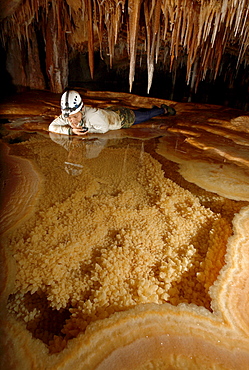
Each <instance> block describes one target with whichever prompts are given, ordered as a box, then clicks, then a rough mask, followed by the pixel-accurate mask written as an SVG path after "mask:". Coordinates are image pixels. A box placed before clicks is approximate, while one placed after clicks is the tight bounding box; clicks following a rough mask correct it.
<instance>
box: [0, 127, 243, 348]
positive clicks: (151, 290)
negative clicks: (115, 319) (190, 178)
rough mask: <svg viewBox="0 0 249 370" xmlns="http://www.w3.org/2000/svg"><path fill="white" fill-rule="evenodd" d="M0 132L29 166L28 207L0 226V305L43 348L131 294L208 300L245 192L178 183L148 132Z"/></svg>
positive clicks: (141, 299)
mask: <svg viewBox="0 0 249 370" xmlns="http://www.w3.org/2000/svg"><path fill="white" fill-rule="evenodd" d="M13 136H14V137H13ZM6 138H7V137H6ZM5 141H8V143H9V145H10V154H11V155H15V156H21V157H22V158H27V159H28V160H29V161H31V163H32V165H33V168H34V169H35V172H36V173H37V174H38V176H39V189H37V191H36V193H35V195H34V199H32V201H31V200H30V201H31V203H32V207H30V209H31V211H30V212H29V214H26V215H25V217H24V218H23V219H22V220H21V222H20V221H18V223H17V226H16V227H15V228H14V229H12V230H11V231H10V232H9V233H7V235H6V236H5V245H6V247H7V249H8V250H10V251H11V253H12V254H13V256H14V260H15V264H16V268H17V273H16V280H15V285H14V286H13V287H12V292H11V295H10V296H9V300H8V310H9V312H10V313H12V314H14V315H15V316H16V317H18V319H19V320H22V321H23V322H25V323H26V325H27V329H28V330H29V331H31V333H32V334H33V336H34V337H36V338H39V339H41V340H42V341H43V342H44V343H46V344H47V345H49V347H50V350H51V351H52V352H54V351H59V350H61V349H62V348H63V347H64V345H65V343H64V342H63V343H62V341H63V340H64V338H66V339H67V340H69V339H70V338H72V337H74V336H77V335H78V334H79V333H80V332H84V330H85V328H86V326H87V325H88V324H89V323H91V322H93V321H95V320H97V319H103V318H106V317H109V316H110V315H111V314H112V313H114V312H119V311H123V310H127V309H130V308H132V307H134V306H136V305H137V304H141V303H150V302H154V303H158V304H162V303H165V302H170V303H171V304H173V305H177V304H179V303H181V302H186V303H195V304H197V305H200V306H204V307H206V308H208V309H209V310H211V307H210V296H209V294H208V289H209V286H210V285H211V284H212V283H213V282H214V280H215V279H216V277H217V275H218V273H219V270H220V268H221V267H222V266H223V264H224V254H225V252H226V242H227V238H228V237H229V236H230V235H231V234H232V223H231V222H232V219H233V217H234V213H235V212H238V211H239V209H240V208H241V207H242V206H243V205H245V202H235V201H233V200H229V199H226V198H224V197H222V196H219V195H218V194H215V193H209V192H207V191H205V190H204V189H201V188H199V187H198V186H196V185H194V184H191V183H188V182H187V181H186V180H184V179H183V178H182V176H181V175H180V174H179V172H178V165H177V164H174V163H173V162H172V161H169V160H167V159H165V158H164V157H161V156H160V155H158V154H157V153H156V149H157V146H158V141H159V139H158V138H153V139H148V140H141V139H131V138H121V139H118V138H115V139H106V138H104V137H103V138H102V137H98V138H90V139H85V138H84V139H79V138H75V139H74V140H72V139H69V138H68V137H66V136H60V135H55V136H53V135H51V134H50V137H49V136H48V135H40V134H32V133H20V134H19V133H17V132H16V133H15V135H11V137H10V138H9V139H8V140H6V139H5ZM159 159H160V161H159ZM26 207H28V206H26ZM221 229H222V236H221V234H220V232H221ZM215 248H218V251H219V253H218V254H219V261H218V263H216V262H217V261H213V262H212V263H216V266H214V265H213V266H212V273H211V270H210V266H208V264H207V263H206V261H207V260H208V259H210V256H208V254H210V251H211V250H215ZM215 258H216V259H217V253H216V254H215ZM211 261H212V257H211ZM210 263H211V262H210V260H209V264H210ZM209 270H210V271H209ZM210 274H211V275H212V276H211V277H210ZM65 320H67V321H65ZM51 322H53V325H51ZM61 330H62V332H61ZM54 335H56V336H57V337H56V338H57V341H58V337H59V338H60V340H61V343H62V344H60V345H58V344H56V346H55V344H54V340H55V339H54ZM49 343H50V344H49ZM56 343H57V342H56ZM55 347H56V349H55Z"/></svg>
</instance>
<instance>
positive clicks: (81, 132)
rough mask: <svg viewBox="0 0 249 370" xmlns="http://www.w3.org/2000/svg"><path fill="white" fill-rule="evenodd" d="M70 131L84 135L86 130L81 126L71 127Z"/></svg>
mask: <svg viewBox="0 0 249 370" xmlns="http://www.w3.org/2000/svg"><path fill="white" fill-rule="evenodd" d="M72 131H73V133H74V134H75V135H86V134H87V130H86V129H85V128H83V127H77V128H72Z"/></svg>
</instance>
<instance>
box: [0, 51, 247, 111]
mask: <svg viewBox="0 0 249 370" xmlns="http://www.w3.org/2000/svg"><path fill="white" fill-rule="evenodd" d="M39 50H40V51H41V52H42V50H44V45H41V47H40V48H39ZM137 59H138V58H137ZM40 60H41V61H42V60H44V56H42V55H41V58H40ZM236 63H237V58H236V56H235V55H231V54H224V55H223V57H222V62H221V67H220V72H219V75H218V76H217V77H216V78H215V79H214V78H213V71H211V70H209V71H208V73H207V75H206V78H205V80H204V81H200V82H199V84H198V87H197V89H196V91H195V88H194V87H191V86H190V84H187V82H186V65H185V64H184V63H178V65H177V66H176V68H174V70H173V71H172V72H170V71H169V69H168V64H167V63H166V64H163V63H162V62H160V61H159V62H158V63H157V64H155V70H154V74H153V81H152V86H151V88H150V92H149V94H148V93H147V83H148V76H147V69H146V63H145V62H143V63H142V65H141V63H139V61H137V65H136V72H135V79H134V83H133V87H132V91H131V93H132V94H136V95H140V96H147V97H155V98H160V99H166V100H173V101H177V102H193V103H201V104H214V105H223V106H227V107H231V108H236V109H241V110H244V111H248V110H249V66H248V65H243V64H242V65H240V66H239V67H238V69H237V70H236ZM68 66H69V75H68V86H67V87H68V88H77V87H80V88H85V89H89V90H93V91H114V92H115V91H116V92H126V93H129V61H128V59H126V60H122V62H120V61H119V62H117V63H115V64H114V65H113V67H112V68H110V65H109V60H108V57H107V56H104V57H102V58H101V56H100V53H99V52H98V51H96V52H95V53H94V78H93V79H92V78H91V75H90V69H89V65H88V53H87V52H76V51H74V52H73V53H71V54H70V57H69V64H68ZM41 67H42V66H41ZM41 69H42V71H43V75H44V81H45V84H46V89H47V90H49V88H50V87H49V81H48V78H47V76H46V72H45V66H43V68H41ZM0 80H1V89H0V98H1V100H4V99H6V98H8V97H9V96H11V95H12V94H15V93H21V92H23V91H27V90H30V88H29V87H25V86H15V85H14V84H13V82H12V78H11V75H10V74H9V73H8V71H7V67H6V50H5V49H4V48H3V47H2V46H1V47H0Z"/></svg>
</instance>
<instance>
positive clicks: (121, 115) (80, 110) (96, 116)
mask: <svg viewBox="0 0 249 370" xmlns="http://www.w3.org/2000/svg"><path fill="white" fill-rule="evenodd" d="M61 111H62V114H61V115H60V116H59V117H57V118H56V119H55V120H54V121H53V122H51V124H50V125H49V131H50V132H56V133H59V134H65V135H73V134H74V135H85V134H86V133H88V132H89V133H105V132H107V131H109V130H118V129H120V128H128V127H131V126H133V125H135V124H138V123H142V122H145V121H148V120H149V119H151V118H153V117H156V116H161V115H165V116H173V115H175V113H176V112H175V109H174V108H172V107H169V106H167V105H165V104H162V105H161V107H160V108H159V107H153V108H151V109H143V110H139V109H138V110H132V109H129V108H125V107H116V106H113V107H108V108H104V109H100V108H93V107H89V106H85V105H84V103H83V101H82V98H81V96H80V94H79V93H78V92H77V91H74V90H70V91H66V92H65V93H64V94H63V95H62V97H61Z"/></svg>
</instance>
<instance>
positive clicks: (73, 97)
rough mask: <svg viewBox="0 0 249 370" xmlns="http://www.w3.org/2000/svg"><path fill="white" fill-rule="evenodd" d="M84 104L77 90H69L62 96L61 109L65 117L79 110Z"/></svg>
mask: <svg viewBox="0 0 249 370" xmlns="http://www.w3.org/2000/svg"><path fill="white" fill-rule="evenodd" d="M83 105H84V103H83V101H82V99H81V96H80V94H79V93H78V92H77V91H74V90H68V91H66V92H64V94H63V95H62V97H61V111H62V115H63V116H64V117H65V118H66V117H68V116H70V115H71V114H74V113H77V112H79V111H80V110H81V109H82V107H83Z"/></svg>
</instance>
